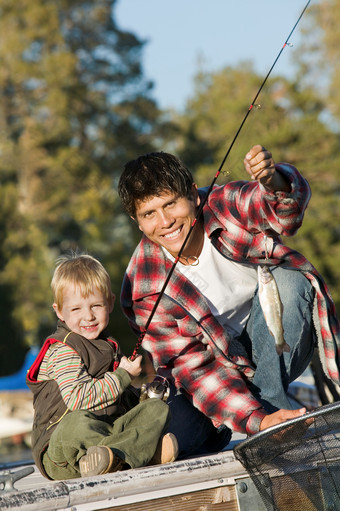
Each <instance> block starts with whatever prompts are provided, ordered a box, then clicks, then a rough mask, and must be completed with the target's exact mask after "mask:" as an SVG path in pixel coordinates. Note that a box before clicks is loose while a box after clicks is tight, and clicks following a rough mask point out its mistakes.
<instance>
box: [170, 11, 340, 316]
mask: <svg viewBox="0 0 340 511" xmlns="http://www.w3.org/2000/svg"><path fill="white" fill-rule="evenodd" d="M337 3H338V4H339V7H338V9H340V1H339V2H337ZM306 51H307V50H306ZM298 76H299V74H298ZM305 78H307V77H305ZM262 81H263V77H260V76H258V75H257V74H256V73H255V72H254V71H253V70H252V68H251V65H250V64H249V63H241V64H240V65H238V66H237V67H235V68H225V69H222V70H221V71H218V72H216V73H213V74H206V73H204V72H199V73H198V74H197V76H196V90H195V93H194V95H193V97H192V98H191V99H190V100H189V101H188V104H187V108H186V110H185V112H184V114H183V115H181V116H178V118H177V123H178V125H179V126H180V127H181V130H182V134H181V135H180V136H179V137H178V138H177V140H176V149H175V152H177V154H179V155H180V157H181V159H182V160H183V161H184V162H185V163H186V164H187V165H188V167H189V168H191V170H192V171H193V172H194V175H195V180H196V182H197V184H198V185H199V186H206V185H209V184H210V183H211V181H212V179H213V177H214V176H215V173H216V171H217V170H218V169H219V168H220V165H221V163H222V162H223V159H224V156H225V155H226V153H227V151H229V148H230V146H231V144H232V143H233V138H234V136H235V134H236V132H237V130H238V129H239V127H240V125H241V122H242V121H243V119H244V118H245V116H246V114H247V111H248V109H249V106H250V104H251V103H252V100H253V98H254V97H255V95H256V92H257V90H258V88H259V87H260V85H261V83H262ZM311 82H312V81H311V80H310V81H308V80H307V79H305V80H303V81H298V80H296V79H293V80H288V79H286V78H282V77H275V78H270V80H269V81H268V82H267V84H266V86H265V88H264V89H263V91H262V93H261V95H260V97H259V98H258V101H257V103H258V104H259V105H260V107H258V108H253V109H252V110H251V112H250V115H248V116H247V118H246V122H245V124H244V125H243V127H242V130H241V131H240V134H239V137H238V138H237V141H236V143H235V144H234V145H233V146H232V150H231V151H230V154H229V156H228V158H227V160H226V162H225V164H224V166H223V170H222V174H221V176H220V178H219V181H218V182H219V183H222V182H225V181H227V180H228V181H229V180H235V179H248V174H247V173H246V172H245V170H244V167H243V158H244V156H245V155H246V153H247V151H248V150H249V149H250V148H251V147H252V146H253V145H254V144H261V145H263V146H264V147H266V148H268V149H269V150H270V151H271V152H272V154H273V156H274V159H275V160H276V161H287V162H289V163H292V164H294V165H295V166H296V167H297V168H298V169H299V170H300V171H301V173H302V174H303V175H304V176H305V177H306V178H307V179H308V181H309V183H310V185H311V189H312V199H311V202H310V205H309V207H308V209H307V212H306V215H305V220H304V224H303V226H302V228H301V229H300V230H299V233H298V234H297V235H296V236H295V237H294V238H289V239H285V243H287V244H288V245H290V246H291V247H292V248H295V249H296V250H299V251H300V252H302V253H303V254H304V255H305V256H306V257H307V258H308V259H309V260H310V261H311V262H312V263H313V264H314V265H315V266H316V267H317V268H318V270H319V271H320V272H321V274H322V275H323V276H324V278H325V280H326V282H327V284H328V286H329V287H330V289H331V293H332V296H333V298H334V300H335V302H336V305H337V308H338V310H339V309H340V270H339V268H340V265H339V260H340V259H339V256H340V229H339V225H340V209H339V196H340V161H339V160H340V153H339V136H338V134H337V132H336V130H334V126H335V125H336V121H337V118H336V117H334V116H333V118H332V122H329V121H330V112H329V103H328V97H327V96H320V94H319V91H318V88H317V84H314V85H311V84H310V83H311ZM333 112H335V110H333ZM325 119H327V121H328V122H326V121H325Z"/></svg>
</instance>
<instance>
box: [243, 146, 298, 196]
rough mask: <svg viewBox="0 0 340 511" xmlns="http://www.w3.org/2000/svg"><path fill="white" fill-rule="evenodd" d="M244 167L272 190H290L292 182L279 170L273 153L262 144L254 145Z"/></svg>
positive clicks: (252, 176) (254, 177)
mask: <svg viewBox="0 0 340 511" xmlns="http://www.w3.org/2000/svg"><path fill="white" fill-rule="evenodd" d="M243 163H244V167H245V169H246V171H247V172H248V174H249V175H250V176H251V178H252V179H254V180H255V179H256V180H257V181H259V182H260V183H261V184H262V185H263V186H265V187H266V188H269V189H270V190H273V191H276V190H281V191H285V192H289V191H290V189H291V188H290V184H289V182H288V181H286V179H285V178H284V177H283V176H282V175H281V174H280V173H279V172H277V170H276V168H275V162H274V160H273V157H272V153H271V152H270V151H267V150H266V149H265V148H264V147H262V146H261V145H255V146H253V147H252V148H251V149H250V151H249V152H248V153H247V154H246V156H245V158H244V161H243Z"/></svg>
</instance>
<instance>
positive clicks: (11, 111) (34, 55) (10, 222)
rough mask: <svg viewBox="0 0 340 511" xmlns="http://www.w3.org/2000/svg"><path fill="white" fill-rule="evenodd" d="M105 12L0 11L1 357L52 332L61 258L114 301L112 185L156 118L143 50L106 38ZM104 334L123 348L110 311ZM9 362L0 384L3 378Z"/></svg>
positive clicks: (116, 208) (143, 147) (117, 263)
mask: <svg viewBox="0 0 340 511" xmlns="http://www.w3.org/2000/svg"><path fill="white" fill-rule="evenodd" d="M114 6H115V0H98V1H97V2H88V1H85V0H77V1H72V2H69V1H66V0H60V1H59V2H55V1H53V0H35V1H34V2H31V1H30V0H18V1H17V2H14V3H13V2H10V1H8V0H0V60H1V66H0V152H1V158H0V181H1V189H0V190H1V191H0V199H1V201H0V208H1V219H2V220H1V228H0V239H1V247H0V261H1V266H0V287H1V296H2V300H1V301H2V304H1V305H2V308H1V316H2V317H1V320H2V326H3V328H2V333H1V334H0V351H1V350H6V352H8V343H10V342H11V341H13V343H11V347H12V348H15V349H14V350H13V351H14V352H15V350H17V349H18V348H19V349H23V347H24V346H26V347H27V346H28V345H31V344H34V343H40V342H41V341H42V339H43V336H44V335H45V334H46V333H47V332H48V331H50V330H51V329H52V328H53V327H54V324H55V317H54V314H53V313H52V310H51V307H50V305H51V303H52V297H51V294H50V288H49V284H50V279H51V274H52V271H53V266H54V260H55V258H56V257H57V256H58V255H59V254H60V253H63V252H67V251H69V250H78V249H79V250H85V251H88V252H90V253H93V254H94V255H95V256H97V257H99V258H100V260H101V261H102V262H103V263H104V265H105V266H107V267H108V269H109V271H110V273H111V275H112V283H113V289H114V291H115V293H116V294H117V295H119V290H120V284H121V279H122V275H123V272H124V269H125V266H126V263H127V260H128V256H127V255H124V254H126V253H127V252H129V253H131V251H132V247H131V246H130V243H129V241H128V240H129V238H131V236H130V231H132V227H131V225H130V223H129V221H128V219H127V218H126V217H125V216H123V215H122V211H121V210H120V204H119V201H118V200H117V194H116V191H115V185H116V182H117V179H118V176H119V175H120V172H121V168H122V165H123V164H124V163H125V162H126V161H127V160H129V159H131V158H133V157H135V156H136V155H138V154H140V153H143V152H147V151H150V150H152V149H153V144H152V140H153V130H154V129H155V127H156V126H157V123H158V117H159V112H158V109H157V106H156V105H155V103H154V102H153V100H152V99H151V96H150V91H151V84H150V83H149V82H148V81H146V80H145V79H144V78H143V74H142V67H141V52H142V49H143V45H144V43H143V42H142V41H140V40H139V39H138V38H137V37H135V36H134V35H133V34H131V33H127V32H123V31H121V30H120V29H119V28H118V27H117V25H116V23H115V20H114V16H113V9H114ZM113 322H114V323H115V325H116V326H117V327H118V332H117V336H118V337H120V335H119V327H120V326H122V325H123V324H124V328H123V331H122V335H123V344H124V340H125V337H127V338H130V344H131V343H132V342H133V340H134V338H133V336H132V334H130V331H129V329H128V327H127V326H126V322H125V320H123V319H122V318H121V312H120V307H119V303H117V305H116V308H115V313H114V317H113ZM114 331H115V332H116V331H117V328H115V329H114ZM26 349H27V348H26ZM14 358H15V357H13V359H14ZM8 361H9V358H8V357H6V358H5V357H1V358H0V374H1V373H2V372H7V371H8V372H10V371H11V370H13V369H14V368H13V366H12V365H11V363H8Z"/></svg>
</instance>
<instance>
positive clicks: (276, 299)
mask: <svg viewBox="0 0 340 511" xmlns="http://www.w3.org/2000/svg"><path fill="white" fill-rule="evenodd" d="M257 275H258V283H259V291H258V294H259V300H260V304H261V308H262V312H263V315H264V319H265V320H266V324H267V327H268V330H269V332H270V333H271V335H272V336H273V337H274V339H275V345H276V351H277V354H278V355H282V353H283V352H287V353H288V352H289V351H290V347H289V345H288V344H287V343H286V341H285V339H284V335H283V326H282V313H283V305H282V302H281V299H280V295H279V290H278V288H277V285H276V282H275V279H274V276H273V274H272V272H271V271H270V270H269V268H268V267H267V266H258V268H257Z"/></svg>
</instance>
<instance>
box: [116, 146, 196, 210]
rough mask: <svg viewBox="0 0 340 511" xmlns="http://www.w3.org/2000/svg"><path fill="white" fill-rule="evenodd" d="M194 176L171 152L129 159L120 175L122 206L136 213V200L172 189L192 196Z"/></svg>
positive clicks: (183, 195) (119, 190)
mask: <svg viewBox="0 0 340 511" xmlns="http://www.w3.org/2000/svg"><path fill="white" fill-rule="evenodd" d="M192 185H193V177H192V175H191V173H190V171H189V170H188V169H187V168H186V167H185V165H184V164H183V163H182V162H181V161H180V160H179V159H178V158H176V156H173V155H172V154H168V153H164V152H157V153H156V152H155V153H148V154H145V155H143V156H140V157H139V158H137V159H136V160H132V161H129V162H128V163H127V164H126V165H125V167H124V170H123V173H122V175H121V176H120V180H119V184H118V193H119V196H120V198H121V201H122V204H123V207H124V209H125V210H126V211H127V212H128V214H129V215H130V216H132V217H133V218H135V216H136V203H137V201H144V200H146V199H148V198H149V197H157V196H159V195H161V194H162V193H164V192H172V193H174V194H176V195H178V197H187V198H192Z"/></svg>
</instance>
